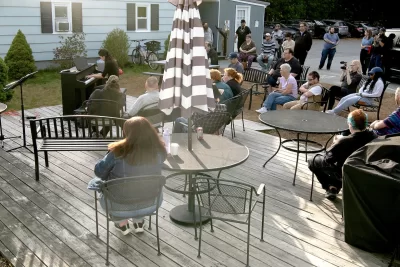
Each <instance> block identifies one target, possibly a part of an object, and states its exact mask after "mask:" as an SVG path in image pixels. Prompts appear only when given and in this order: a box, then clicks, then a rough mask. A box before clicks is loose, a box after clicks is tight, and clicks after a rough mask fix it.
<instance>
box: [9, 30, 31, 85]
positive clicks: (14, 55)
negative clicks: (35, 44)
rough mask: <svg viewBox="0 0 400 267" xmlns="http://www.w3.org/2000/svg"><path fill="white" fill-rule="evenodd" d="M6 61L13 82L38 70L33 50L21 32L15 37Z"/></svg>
mask: <svg viewBox="0 0 400 267" xmlns="http://www.w3.org/2000/svg"><path fill="white" fill-rule="evenodd" d="M4 59H5V62H6V64H7V66H8V76H9V78H10V79H12V80H18V79H20V78H22V77H23V76H25V75H26V74H28V73H31V72H34V71H35V70H36V66H35V60H34V59H33V55H32V49H31V47H30V46H29V44H28V42H27V41H26V38H25V35H24V34H23V33H22V32H21V30H18V33H17V35H15V37H14V40H13V41H12V43H11V46H10V48H9V50H8V52H7V55H6V57H5V58H4Z"/></svg>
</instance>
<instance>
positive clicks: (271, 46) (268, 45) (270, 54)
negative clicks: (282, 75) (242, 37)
mask: <svg viewBox="0 0 400 267" xmlns="http://www.w3.org/2000/svg"><path fill="white" fill-rule="evenodd" d="M261 49H262V52H261V54H260V55H259V56H258V57H257V62H258V64H259V65H260V67H261V70H262V71H264V72H267V71H268V70H269V69H270V66H271V64H272V61H273V60H274V56H275V42H274V41H273V40H272V39H271V34H270V33H266V34H265V39H264V41H263V43H262V48H261ZM264 60H265V61H267V64H265V63H264Z"/></svg>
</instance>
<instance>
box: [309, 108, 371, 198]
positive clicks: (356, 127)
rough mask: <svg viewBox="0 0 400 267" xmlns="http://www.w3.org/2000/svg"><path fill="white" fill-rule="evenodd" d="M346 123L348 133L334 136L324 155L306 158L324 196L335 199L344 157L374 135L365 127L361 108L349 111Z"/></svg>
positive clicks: (339, 187) (369, 140)
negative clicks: (323, 190) (323, 191)
mask: <svg viewBox="0 0 400 267" xmlns="http://www.w3.org/2000/svg"><path fill="white" fill-rule="evenodd" d="M347 124H348V125H349V130H350V133H351V134H350V135H348V136H342V135H338V136H335V138H334V140H333V143H332V145H331V147H329V148H328V149H327V150H326V153H325V155H319V154H317V155H315V157H314V158H313V159H310V160H308V168H309V169H310V170H311V171H312V172H313V173H314V174H315V176H316V177H317V179H318V181H319V182H320V183H321V185H322V188H323V189H325V190H326V197H327V198H328V199H330V200H335V199H336V196H337V194H338V193H339V191H340V189H342V167H343V164H344V162H345V161H346V159H347V158H348V157H349V156H350V155H351V154H353V152H354V151H356V150H357V149H359V148H361V147H363V146H364V145H366V144H367V143H369V142H371V141H372V140H373V139H374V138H375V137H376V135H375V134H374V133H373V132H372V131H369V130H368V129H367V124H368V118H367V114H365V113H364V112H363V111H362V110H361V109H356V110H354V111H352V112H350V114H349V116H348V117H347Z"/></svg>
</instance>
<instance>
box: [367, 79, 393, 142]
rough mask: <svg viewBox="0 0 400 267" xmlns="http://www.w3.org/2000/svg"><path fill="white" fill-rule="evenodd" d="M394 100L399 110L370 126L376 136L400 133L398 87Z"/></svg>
mask: <svg viewBox="0 0 400 267" xmlns="http://www.w3.org/2000/svg"><path fill="white" fill-rule="evenodd" d="M394 100H395V101H396V104H397V109H396V110H395V111H393V113H392V114H390V115H389V116H388V117H387V118H386V119H384V120H376V121H374V122H373V123H371V125H370V126H369V128H370V129H371V130H373V131H374V133H375V134H377V135H388V134H398V133H400V87H397V89H396V93H395V94H394Z"/></svg>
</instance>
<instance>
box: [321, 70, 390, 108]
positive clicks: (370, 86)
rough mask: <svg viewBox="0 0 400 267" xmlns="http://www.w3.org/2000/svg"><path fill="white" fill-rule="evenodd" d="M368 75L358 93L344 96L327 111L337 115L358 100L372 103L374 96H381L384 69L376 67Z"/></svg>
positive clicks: (368, 103)
mask: <svg viewBox="0 0 400 267" xmlns="http://www.w3.org/2000/svg"><path fill="white" fill-rule="evenodd" d="M368 75H369V78H368V80H367V82H366V83H365V84H364V85H363V86H362V87H361V88H360V90H359V92H358V93H353V94H349V95H347V96H345V97H343V98H342V99H341V100H340V102H339V104H338V105H337V106H336V107H335V108H334V109H332V110H327V111H326V113H330V114H336V115H337V114H339V113H340V112H341V111H342V110H344V109H347V108H348V107H350V106H352V105H354V104H356V103H357V102H358V101H361V102H364V103H366V104H367V105H371V104H372V102H373V98H375V97H380V96H381V94H382V92H383V88H384V86H385V85H384V82H383V80H382V77H383V70H382V69H381V68H380V67H375V68H372V69H371V70H370V71H369V72H368Z"/></svg>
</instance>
